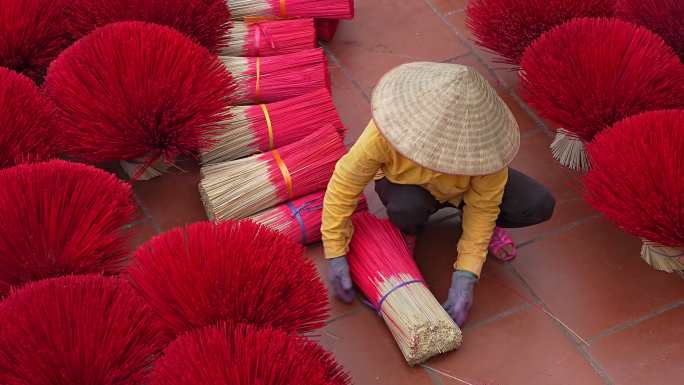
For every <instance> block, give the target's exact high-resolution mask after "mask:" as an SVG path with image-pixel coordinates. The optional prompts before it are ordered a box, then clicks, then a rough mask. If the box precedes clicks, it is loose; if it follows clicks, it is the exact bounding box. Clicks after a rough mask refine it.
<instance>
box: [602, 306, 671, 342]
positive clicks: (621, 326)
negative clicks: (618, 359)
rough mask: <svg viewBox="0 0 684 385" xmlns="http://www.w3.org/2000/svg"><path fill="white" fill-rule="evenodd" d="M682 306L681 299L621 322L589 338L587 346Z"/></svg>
mask: <svg viewBox="0 0 684 385" xmlns="http://www.w3.org/2000/svg"><path fill="white" fill-rule="evenodd" d="M682 306H684V299H681V300H679V301H676V302H673V303H671V304H668V305H665V306H663V307H661V308H659V309H656V310H654V311H652V312H650V313H648V314H646V315H644V316H641V317H639V318H635V319H632V320H628V321H625V322H622V323H620V324H617V325H615V326H613V327H610V328H608V329H606V330H604V331H602V332H600V333H598V334H596V335H594V336H592V337H590V338H589V345H591V344H594V343H596V342H598V341H600V340H602V339H604V338H606V337H610V336H612V335H615V334H617V333H620V332H622V331H625V330H627V329H631V328H632V327H634V326H637V325H639V324H641V323H643V322H645V321H648V320H650V319H653V318H655V317H658V316H659V315H662V314H665V313H667V312H669V311H671V310H675V309H678V308H680V307H682Z"/></svg>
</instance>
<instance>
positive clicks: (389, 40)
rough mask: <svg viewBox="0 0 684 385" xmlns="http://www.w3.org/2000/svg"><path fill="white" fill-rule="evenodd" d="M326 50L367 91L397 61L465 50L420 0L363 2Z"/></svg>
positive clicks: (439, 58)
mask: <svg viewBox="0 0 684 385" xmlns="http://www.w3.org/2000/svg"><path fill="white" fill-rule="evenodd" d="M330 50H331V51H332V52H333V53H334V55H335V57H336V58H337V59H338V60H339V61H340V63H341V65H342V66H344V67H345V68H346V69H347V70H349V71H350V73H351V74H352V76H353V78H354V79H356V80H357V81H358V82H359V83H360V84H361V86H362V87H363V89H364V90H365V91H366V92H369V91H370V90H371V88H372V87H373V86H374V85H375V84H376V83H377V81H378V80H379V79H380V77H381V76H382V75H383V74H384V73H385V72H387V71H388V70H390V69H391V68H393V67H396V66H397V65H399V64H402V63H407V62H412V61H420V60H429V61H445V60H447V59H450V58H454V57H458V56H462V55H464V54H466V53H468V51H469V49H468V48H467V47H466V46H464V45H463V44H461V43H459V42H458V41H457V40H456V39H455V37H454V35H453V33H452V31H451V29H450V28H449V27H448V26H447V25H446V24H445V23H443V22H442V20H441V19H440V17H439V16H437V15H436V14H435V13H434V11H433V10H432V8H430V7H429V6H428V5H427V4H426V3H425V2H423V1H394V0H372V1H370V0H365V1H359V2H357V9H356V17H355V18H354V19H353V20H350V21H349V22H346V23H342V24H341V25H340V29H339V30H338V32H337V36H336V37H335V40H334V41H333V42H332V43H331V44H330Z"/></svg>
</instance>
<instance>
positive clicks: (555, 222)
mask: <svg viewBox="0 0 684 385" xmlns="http://www.w3.org/2000/svg"><path fill="white" fill-rule="evenodd" d="M550 144H551V138H549V137H548V136H547V135H546V134H545V133H543V132H539V133H536V134H532V135H531V136H528V137H525V138H523V140H522V142H521V145H520V151H519V152H518V156H517V157H516V158H515V160H514V161H513V163H512V164H511V166H512V167H513V168H515V169H517V170H518V171H520V172H522V173H524V174H526V175H528V176H530V177H531V178H534V179H535V180H537V181H538V182H540V183H541V184H543V185H544V186H545V187H546V188H548V189H549V191H551V193H552V194H553V195H554V197H555V199H556V209H555V212H554V215H553V217H552V218H551V220H549V221H548V222H546V223H543V224H540V225H537V226H532V227H528V228H523V229H511V230H509V232H510V234H511V236H512V237H513V238H514V239H515V240H516V242H524V241H529V240H532V239H536V238H538V237H540V236H543V235H545V234H546V233H548V232H551V231H557V230H559V229H562V228H563V227H564V226H567V225H569V224H571V223H574V222H576V221H578V220H581V219H585V218H588V217H591V216H594V215H596V212H594V211H593V210H592V209H591V208H590V207H589V206H588V205H587V204H586V203H584V200H583V199H582V196H581V191H582V186H581V183H580V180H579V178H578V177H577V175H576V174H575V173H573V172H572V171H570V170H568V169H566V168H564V167H562V166H561V165H559V164H558V162H556V161H555V160H554V159H553V157H552V156H551V150H549V145H550Z"/></svg>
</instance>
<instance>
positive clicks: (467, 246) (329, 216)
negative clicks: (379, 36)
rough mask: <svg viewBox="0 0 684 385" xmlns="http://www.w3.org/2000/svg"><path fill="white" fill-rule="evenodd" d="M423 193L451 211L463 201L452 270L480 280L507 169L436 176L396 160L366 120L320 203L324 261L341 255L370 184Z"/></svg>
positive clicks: (396, 155)
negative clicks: (393, 185)
mask: <svg viewBox="0 0 684 385" xmlns="http://www.w3.org/2000/svg"><path fill="white" fill-rule="evenodd" d="M380 176H384V177H385V178H387V179H388V180H389V181H390V182H392V183H397V184H412V185H418V186H422V187H423V188H425V189H427V190H428V191H429V192H430V193H431V194H432V195H433V196H434V197H435V198H436V199H437V200H438V201H440V202H442V203H445V202H449V203H451V204H453V205H454V206H457V205H459V204H460V203H461V202H462V201H463V202H464V203H465V205H464V208H463V235H462V236H461V239H460V241H459V243H458V257H457V259H456V263H455V264H454V268H455V269H457V270H466V271H470V272H472V273H474V274H475V275H477V276H478V277H479V275H480V272H481V270H482V265H483V264H484V261H485V259H486V257H487V246H488V245H489V241H490V239H491V237H492V233H493V231H494V227H495V222H496V219H497V217H498V216H499V205H500V204H501V199H502V198H503V192H504V187H505V185H506V181H507V180H508V168H505V169H503V170H501V171H498V172H496V173H493V174H489V175H482V176H463V175H447V174H441V173H437V172H434V171H431V170H428V169H426V168H424V167H421V166H419V165H418V164H416V163H414V162H413V161H411V160H409V159H407V158H406V157H404V156H402V155H401V154H399V153H398V152H397V151H396V150H395V149H394V148H393V147H392V146H391V145H390V144H389V143H388V142H387V140H386V139H385V138H384V137H383V136H382V135H381V134H380V132H379V131H378V129H377V127H376V126H375V123H374V122H373V121H372V120H371V122H370V123H369V124H368V127H366V129H365V130H364V132H363V133H362V134H361V137H360V138H359V140H358V141H357V142H356V143H355V144H354V145H353V146H352V148H351V150H350V151H349V152H348V153H347V154H346V155H345V156H344V157H343V158H342V159H340V161H339V162H338V163H337V166H336V167H335V173H334V174H333V176H332V178H331V180H330V183H329V184H328V190H327V192H326V194H325V200H324V203H323V224H322V227H321V233H322V236H323V247H324V249H325V255H326V258H335V257H339V256H342V255H346V254H347V252H348V250H349V241H350V239H351V236H352V233H353V228H352V224H351V216H352V214H353V213H354V210H355V209H356V205H357V203H358V199H359V197H360V195H361V194H362V192H363V189H364V188H365V187H366V185H367V184H368V183H370V182H371V181H372V180H373V179H374V178H376V179H377V178H378V177H380Z"/></svg>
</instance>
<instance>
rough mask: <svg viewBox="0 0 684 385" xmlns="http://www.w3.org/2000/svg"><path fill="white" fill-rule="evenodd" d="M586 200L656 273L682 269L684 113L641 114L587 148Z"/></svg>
mask: <svg viewBox="0 0 684 385" xmlns="http://www.w3.org/2000/svg"><path fill="white" fill-rule="evenodd" d="M587 149H588V152H589V155H590V159H591V170H590V171H589V173H588V174H587V175H586V176H585V177H584V180H583V181H584V185H585V191H586V193H585V194H586V195H585V197H586V199H587V201H588V202H589V203H590V204H591V206H593V207H594V208H595V209H596V210H598V211H599V212H601V213H602V214H604V215H605V216H606V218H608V219H609V220H610V221H611V222H613V223H614V224H615V225H617V226H618V227H619V228H621V229H622V230H623V231H625V232H627V233H628V234H632V235H634V236H636V237H639V238H641V239H643V240H644V245H643V247H642V257H643V258H644V260H646V261H647V262H648V263H649V264H650V265H651V266H653V267H654V268H656V269H658V270H663V271H667V272H672V271H675V270H684V168H683V167H682V165H684V151H683V149H684V110H662V111H652V112H646V113H643V114H640V115H636V116H632V117H630V118H627V119H625V120H623V121H621V122H619V123H617V124H616V125H614V126H613V127H611V128H609V129H607V130H605V131H603V132H602V133H601V134H599V135H597V136H596V139H595V140H594V141H593V142H592V143H590V144H589V146H588V147H587Z"/></svg>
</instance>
